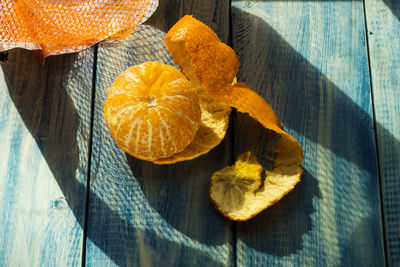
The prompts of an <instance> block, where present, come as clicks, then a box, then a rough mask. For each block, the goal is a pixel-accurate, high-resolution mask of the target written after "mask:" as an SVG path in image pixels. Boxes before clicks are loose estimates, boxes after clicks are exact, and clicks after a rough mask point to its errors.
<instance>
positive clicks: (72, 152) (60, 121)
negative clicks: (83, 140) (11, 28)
mask: <svg viewBox="0 0 400 267" xmlns="http://www.w3.org/2000/svg"><path fill="white" fill-rule="evenodd" d="M75 59H76V55H75V54H70V55H66V56H62V57H50V58H48V59H47V62H46V65H45V67H40V66H39V64H38V63H37V61H36V60H35V58H34V57H33V56H32V54H31V52H30V51H26V50H19V49H17V50H12V51H11V52H10V55H9V60H8V62H7V64H4V65H2V66H1V68H2V70H3V72H4V76H5V80H6V83H7V87H8V90H9V94H10V97H11V99H12V100H13V102H14V104H15V106H16V108H17V110H18V112H19V114H20V116H21V118H22V119H23V121H24V123H25V125H26V127H27V128H28V130H29V132H30V133H31V135H32V137H33V138H34V139H35V141H36V143H37V145H38V147H39V149H40V150H41V152H42V154H43V157H44V158H45V159H46V161H47V163H48V166H49V168H50V169H51V171H52V173H53V175H54V177H55V178H56V180H57V183H58V184H59V186H60V188H61V189H62V191H63V193H64V196H65V198H66V199H67V201H68V203H69V205H70V207H71V209H72V211H73V212H74V214H75V216H76V219H77V221H79V222H80V223H83V216H84V211H85V206H84V203H85V191H86V189H85V186H84V185H82V184H80V182H78V181H77V180H75V179H76V172H77V171H78V165H79V149H78V143H77V129H78V125H79V117H78V114H77V111H76V109H75V107H74V104H73V102H72V99H71V97H70V96H69V95H68V93H67V91H66V90H65V88H63V85H64V82H65V78H66V76H67V73H68V72H69V71H70V70H71V68H72V65H73V62H74V61H75ZM82 160H84V161H85V160H87V159H82Z"/></svg>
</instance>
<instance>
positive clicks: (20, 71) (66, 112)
mask: <svg viewBox="0 0 400 267" xmlns="http://www.w3.org/2000/svg"><path fill="white" fill-rule="evenodd" d="M77 60H79V59H77V55H76V54H69V55H63V56H54V57H49V58H47V59H46V64H45V66H44V67H40V66H39V64H38V63H37V62H36V60H35V58H34V57H33V56H32V55H31V53H30V52H29V51H24V50H13V51H12V52H11V53H10V58H9V61H8V63H7V64H5V65H3V66H1V68H2V70H3V72H4V76H5V79H6V83H7V87H8V90H9V94H10V96H11V98H12V100H13V102H14V104H15V106H16V108H17V110H18V112H19V114H20V115H21V118H22V119H23V121H24V123H25V125H26V127H27V128H28V130H29V132H30V133H31V135H32V137H33V138H34V139H35V141H36V143H37V145H38V147H39V149H40V150H41V152H42V154H43V157H44V158H45V160H46V162H47V164H48V166H49V168H50V170H51V172H52V173H53V175H54V178H55V180H56V181H57V183H58V185H59V186H60V189H61V190H62V192H63V194H64V196H65V198H66V200H67V202H68V204H69V206H70V208H71V210H72V212H73V214H74V216H75V218H76V220H77V221H78V222H79V224H80V225H81V227H82V228H84V216H85V215H84V214H85V205H86V203H85V198H86V184H85V183H86V180H83V181H79V180H78V179H77V178H76V173H77V172H83V173H82V174H83V177H84V178H86V175H85V173H86V169H80V167H82V166H85V167H87V165H86V164H87V161H88V158H87V156H88V155H87V154H86V153H87V152H86V153H85V152H82V151H80V149H82V150H84V151H86V149H88V147H87V146H88V145H89V142H88V141H89V139H88V136H86V139H85V140H83V141H84V143H82V144H81V145H82V146H83V147H81V148H80V147H79V145H78V141H77V136H78V135H79V133H78V131H79V127H78V126H79V124H80V123H84V124H85V123H89V121H87V120H90V115H89V114H86V115H87V116H86V115H85V117H84V118H82V117H80V116H79V114H78V112H77V109H76V107H75V105H74V102H73V100H72V98H71V96H70V93H77V94H78V95H79V91H85V92H86V93H88V90H89V91H90V90H91V88H86V87H85V84H87V83H86V82H85V83H83V82H82V83H79V79H89V82H90V83H91V79H92V77H91V75H90V73H91V68H93V66H92V65H91V64H79V62H78V63H77ZM74 63H76V64H74ZM67 74H68V75H67ZM86 75H88V76H86ZM21 77H28V78H26V79H21ZM67 77H68V78H67ZM67 79H75V80H78V83H77V84H78V85H81V86H76V87H74V88H70V89H69V90H76V91H77V92H67V89H66V88H65V86H66V83H67ZM21 81H22V82H21ZM89 96H90V93H89ZM75 100H77V99H75ZM81 100H82V103H80V104H83V105H88V104H89V107H88V108H89V109H90V99H85V100H83V99H81ZM86 100H88V101H89V103H85V101H86ZM82 120H83V121H82ZM86 126H88V125H86ZM86 130H87V129H86ZM80 156H81V157H82V156H84V157H83V158H80ZM80 161H83V162H84V163H82V162H80ZM173 168H174V167H173ZM175 168H176V167H175ZM182 178H183V177H182ZM188 181H190V180H188ZM158 182H160V183H162V182H161V181H160V180H158ZM192 182H193V181H192ZM164 185H165V186H168V184H164ZM154 187H157V185H154ZM160 189H164V190H168V189H171V190H173V188H167V187H163V186H160ZM175 193H181V194H182V196H185V193H184V192H175ZM175 197H176V195H175V194H172V195H171V199H172V200H171V201H175ZM90 199H91V208H92V209H94V210H95V209H101V210H102V213H101V214H102V216H101V217H99V216H97V217H92V218H91V220H92V222H91V223H92V225H95V226H96V227H93V228H92V229H91V231H88V236H87V238H88V239H89V240H90V242H92V243H93V244H95V246H96V247H98V248H100V249H101V250H102V251H103V252H104V253H105V254H106V255H107V256H108V257H109V258H110V259H111V260H112V261H113V262H114V263H116V264H117V265H118V266H126V265H132V264H133V265H136V266H141V265H143V264H144V262H130V261H131V259H132V258H135V259H140V260H146V259H148V260H149V259H151V261H152V263H153V264H155V265H162V264H164V263H165V262H166V259H171V258H173V257H174V255H170V253H171V251H175V250H174V248H175V247H177V246H182V245H181V244H179V243H177V242H174V241H171V240H167V239H162V238H160V237H159V236H157V235H156V234H155V233H154V232H152V231H148V230H147V229H140V228H137V227H134V226H132V225H131V224H130V222H129V221H127V220H125V219H124V218H122V217H121V215H120V214H118V212H117V211H115V210H113V208H112V207H110V206H109V204H107V203H106V202H105V201H104V200H103V199H100V198H99V197H98V196H97V195H96V194H95V193H92V194H91V195H90ZM177 199H179V196H178V198H177ZM153 200H154V199H153ZM181 200H182V199H181ZM177 204H178V203H177ZM176 208H177V209H176V210H175V209H174V210H169V212H170V214H168V215H166V217H167V218H172V217H173V216H175V215H176V214H178V213H179V211H180V210H179V207H176ZM194 212H195V213H196V212H197V213H199V212H200V211H194ZM194 225H195V222H193V227H194ZM198 227H204V226H202V225H200V226H198ZM190 231H191V230H190V229H189V230H188V229H186V234H188V235H192V236H194V237H196V236H195V234H191V232H190ZM66 234H67V233H66ZM215 235H216V236H218V232H216V233H215ZM105 236H107V239H106V240H107V241H106V242H105V239H104V237H105ZM81 238H83V236H82V237H81ZM197 238H198V239H200V240H201V239H202V237H201V236H198V237H197ZM155 240H157V247H159V248H160V250H159V251H152V250H151V249H152V244H154V242H155ZM216 240H218V239H216ZM202 241H205V240H202ZM81 244H82V243H81ZM139 248H141V249H142V250H141V249H139ZM81 249H82V248H81ZM153 249H154V248H153ZM143 251H146V253H147V254H146V256H148V257H149V258H147V257H144V254H141V253H143ZM184 252H185V255H188V257H185V260H186V261H185V263H189V264H191V265H192V264H193V265H199V264H200V263H204V262H205V263H207V266H220V263H217V262H213V261H212V260H211V259H210V258H209V257H208V256H207V255H205V254H203V253H201V251H199V250H197V249H193V248H189V247H185V248H184ZM154 253H156V254H154ZM138 254H141V255H140V256H138ZM135 255H136V257H135ZM167 262H168V260H167Z"/></svg>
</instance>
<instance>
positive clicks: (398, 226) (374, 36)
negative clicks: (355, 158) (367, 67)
mask: <svg viewBox="0 0 400 267" xmlns="http://www.w3.org/2000/svg"><path fill="white" fill-rule="evenodd" d="M365 10H366V21H367V30H368V41H369V52H370V62H371V79H372V89H373V95H374V99H373V102H374V107H375V119H376V126H377V128H376V130H377V137H378V148H379V163H380V173H381V180H382V198H383V204H384V208H383V210H384V215H385V216H384V220H385V226H386V241H387V243H386V244H387V255H388V263H389V264H390V265H391V266H398V265H400V177H399V175H400V141H399V140H400V124H399V122H400V21H399V20H400V2H399V1H397V0H384V1H377V0H367V1H365Z"/></svg>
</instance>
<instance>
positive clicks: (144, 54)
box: [86, 1, 233, 266]
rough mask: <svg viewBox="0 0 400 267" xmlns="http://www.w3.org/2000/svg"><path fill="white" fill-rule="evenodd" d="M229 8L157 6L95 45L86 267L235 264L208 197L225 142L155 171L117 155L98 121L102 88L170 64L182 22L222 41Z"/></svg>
mask: <svg viewBox="0 0 400 267" xmlns="http://www.w3.org/2000/svg"><path fill="white" fill-rule="evenodd" d="M228 8H229V6H228V1H161V2H160V6H159V8H158V10H157V11H156V13H155V14H154V16H153V17H152V18H151V20H150V21H149V22H148V23H146V24H145V25H141V26H139V27H137V28H136V29H135V31H134V32H133V33H132V34H131V35H130V36H129V37H128V38H127V39H124V40H120V41H113V42H106V43H102V44H101V45H100V46H99V49H98V59H97V60H98V62H97V80H96V89H95V91H96V98H95V118H94V131H93V150H92V152H93V154H92V155H93V157H92V168H91V179H90V199H89V220H88V239H87V254H86V255H87V257H86V263H87V265H88V266H114V265H118V266H229V265H232V264H233V236H232V229H231V224H230V222H229V221H227V220H226V219H224V218H223V217H222V216H221V215H219V214H218V212H217V211H216V210H215V209H214V208H213V207H212V205H211V203H210V202H209V200H208V193H207V191H208V183H209V177H210V175H211V173H212V172H214V171H215V170H217V169H220V168H222V167H223V166H226V165H228V164H229V163H230V162H229V161H230V155H231V152H230V143H229V142H228V141H227V140H225V141H224V142H223V143H222V144H220V145H219V146H218V147H217V148H215V149H214V150H213V151H212V152H210V153H208V154H207V155H204V156H202V157H200V158H198V159H195V160H192V161H189V162H183V163H177V164H173V165H166V166H157V165H154V164H152V163H148V162H144V161H140V160H136V159H134V158H132V157H130V156H129V155H127V154H125V153H124V152H123V151H122V150H120V149H119V148H118V147H117V146H116V144H115V142H114V141H113V139H112V137H111V134H110V132H109V129H108V127H107V125H106V124H105V121H104V117H103V104H104V101H105V98H106V91H107V88H108V87H109V86H110V85H111V83H112V82H113V81H114V79H115V78H116V77H117V76H118V75H119V74H120V73H121V72H122V71H124V70H125V69H127V68H128V67H130V66H132V65H135V64H140V63H143V62H145V61H151V60H154V61H161V62H164V63H169V64H172V61H171V58H170V56H169V54H168V52H167V51H166V49H165V47H164V45H163V38H164V36H165V34H166V32H167V31H168V29H169V28H170V27H171V26H172V25H173V24H174V23H175V22H176V21H177V20H178V19H179V18H180V17H181V16H183V15H185V14H193V15H194V16H195V17H197V18H199V19H201V20H203V21H204V22H205V23H207V24H209V25H211V27H212V28H213V29H214V30H216V32H217V33H218V34H219V35H220V36H221V38H222V39H223V40H224V41H227V38H228V29H229V20H228Z"/></svg>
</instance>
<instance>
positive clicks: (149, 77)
mask: <svg viewBox="0 0 400 267" xmlns="http://www.w3.org/2000/svg"><path fill="white" fill-rule="evenodd" d="M104 115H105V120H106V123H107V124H108V126H109V128H110V131H111V134H112V136H113V138H114V140H115V141H116V143H117V144H118V146H119V147H120V148H121V149H122V150H124V151H125V152H127V153H128V154H130V155H132V156H135V157H137V158H139V159H143V160H150V161H153V160H156V159H159V158H166V157H170V156H172V155H174V154H176V153H179V152H181V151H183V150H184V149H185V148H186V147H187V146H188V145H189V144H190V143H191V142H192V140H193V139H194V137H195V135H196V132H197V130H198V129H199V127H200V119H201V110H200V105H199V100H198V96H197V94H196V92H195V91H194V89H193V88H192V86H191V84H190V83H189V81H188V80H187V79H186V77H185V76H184V75H183V74H182V73H181V72H180V71H179V70H177V69H176V68H175V67H173V66H170V65H166V64H163V63H161V62H146V63H143V64H141V65H137V66H133V67H130V68H128V69H127V70H126V71H124V72H123V73H122V74H121V75H120V76H118V77H117V79H116V80H115V81H114V83H113V84H112V85H111V87H110V88H109V89H108V95H107V99H106V101H105V104H104Z"/></svg>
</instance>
